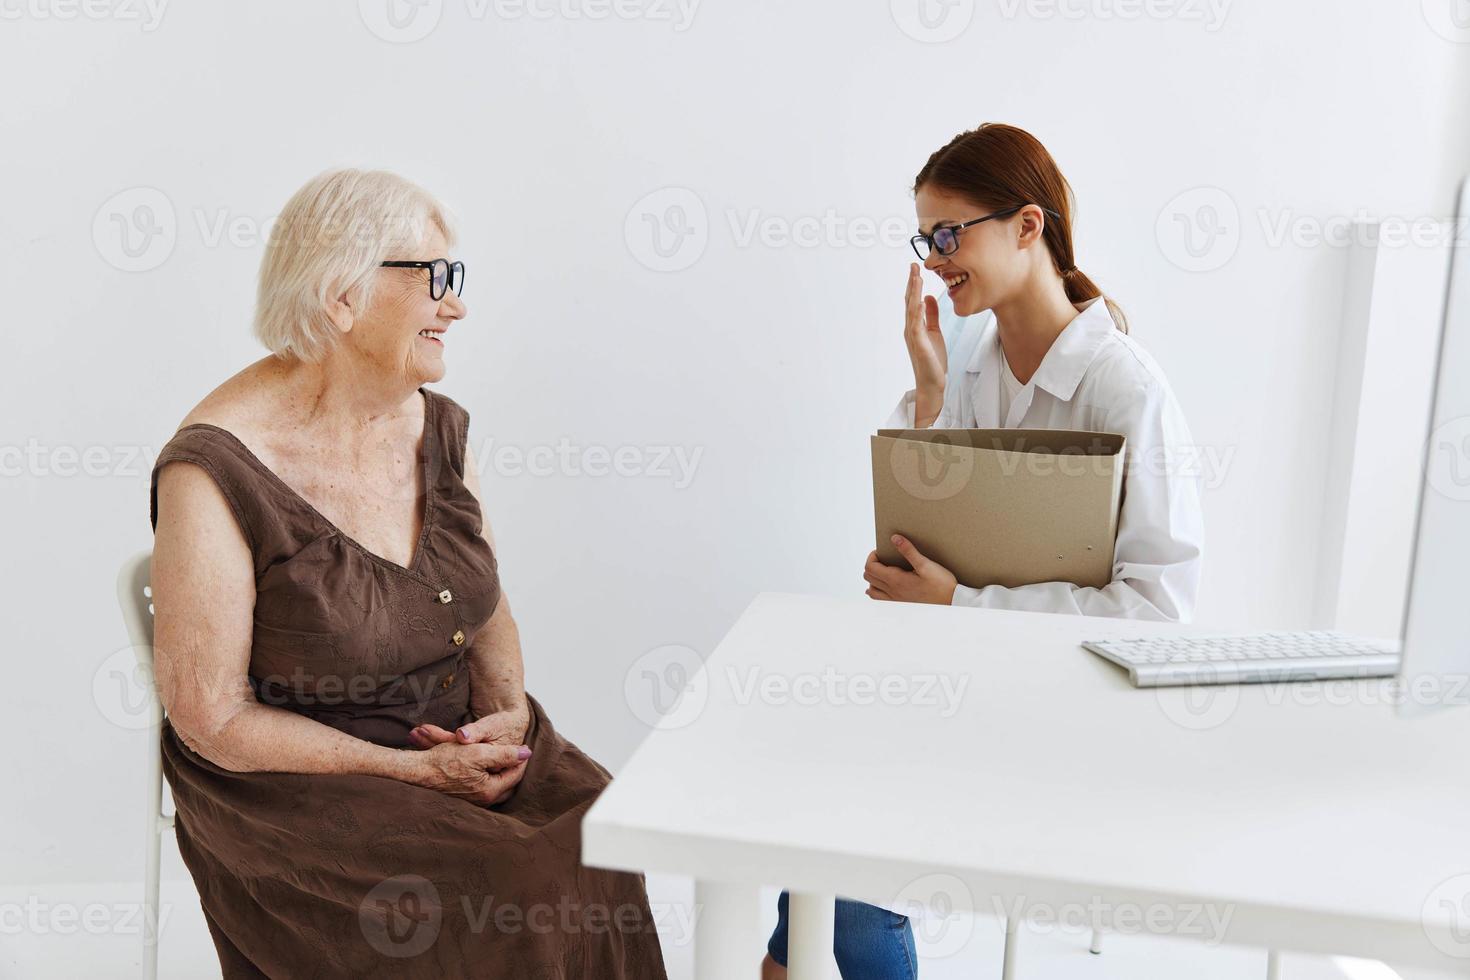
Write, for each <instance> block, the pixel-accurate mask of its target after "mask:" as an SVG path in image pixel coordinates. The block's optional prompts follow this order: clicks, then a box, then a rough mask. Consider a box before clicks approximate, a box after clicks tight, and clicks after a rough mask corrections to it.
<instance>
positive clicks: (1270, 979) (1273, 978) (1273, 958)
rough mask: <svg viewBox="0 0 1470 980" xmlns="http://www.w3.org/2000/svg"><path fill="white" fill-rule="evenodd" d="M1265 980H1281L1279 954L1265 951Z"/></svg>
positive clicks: (1269, 950) (1274, 951) (1270, 950)
mask: <svg viewBox="0 0 1470 980" xmlns="http://www.w3.org/2000/svg"><path fill="white" fill-rule="evenodd" d="M1266 980H1281V954H1280V953H1278V952H1276V950H1274V949H1268V950H1266Z"/></svg>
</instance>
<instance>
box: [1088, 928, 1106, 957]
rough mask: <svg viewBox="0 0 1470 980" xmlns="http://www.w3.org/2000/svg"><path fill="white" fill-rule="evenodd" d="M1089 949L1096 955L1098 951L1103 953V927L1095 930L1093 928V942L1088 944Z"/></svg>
mask: <svg viewBox="0 0 1470 980" xmlns="http://www.w3.org/2000/svg"><path fill="white" fill-rule="evenodd" d="M1087 951H1088V952H1089V953H1092V954H1093V955H1094V956H1096V955H1097V954H1098V953H1101V952H1102V930H1101V929H1094V930H1092V942H1091V944H1089V945H1088V947H1087Z"/></svg>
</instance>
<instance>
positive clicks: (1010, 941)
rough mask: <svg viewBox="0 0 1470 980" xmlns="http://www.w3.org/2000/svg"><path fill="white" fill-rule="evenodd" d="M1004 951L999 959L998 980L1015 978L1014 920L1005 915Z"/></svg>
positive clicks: (1012, 979) (1014, 979)
mask: <svg viewBox="0 0 1470 980" xmlns="http://www.w3.org/2000/svg"><path fill="white" fill-rule="evenodd" d="M1003 921H1004V923H1005V927H1006V947H1005V953H1004V955H1003V957H1002V959H1001V961H1000V980H1016V920H1015V919H1012V918H1011V917H1010V916H1006V918H1005V919H1004V920H1003Z"/></svg>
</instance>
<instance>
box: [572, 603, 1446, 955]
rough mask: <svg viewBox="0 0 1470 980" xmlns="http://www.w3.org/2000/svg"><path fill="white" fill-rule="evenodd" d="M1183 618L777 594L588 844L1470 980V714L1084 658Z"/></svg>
mask: <svg viewBox="0 0 1470 980" xmlns="http://www.w3.org/2000/svg"><path fill="white" fill-rule="evenodd" d="M1166 632H1175V633H1178V632H1189V629H1188V628H1180V627H1176V626H1167V625H1160V624H1146V623H1138V622H1130V621H1120V620H1116V619H1098V618H1084V617H1076V616H1062V615H1047V614H1037V613H1017V612H1008V611H994V610H980V609H963V608H950V607H939V606H921V605H912V604H904V603H884V602H872V601H870V600H867V599H859V600H842V599H831V598H818V597H810V596H796V595H784V594H763V595H761V596H759V597H757V598H756V600H755V601H754V602H753V603H752V604H751V605H750V607H749V608H748V609H747V610H746V611H745V613H744V614H743V615H742V616H741V618H740V619H739V621H738V622H737V623H736V624H735V626H734V627H733V628H732V629H731V630H730V632H729V634H728V635H727V636H726V638H725V639H724V641H723V642H722V643H721V644H720V645H719V647H718V648H717V649H716V650H715V652H714V653H713V654H711V655H710V657H709V658H708V659H707V660H706V663H705V671H704V673H703V675H702V676H700V677H698V678H697V679H696V681H695V683H694V684H693V685H692V686H691V688H690V690H689V692H688V693H687V694H686V695H685V697H686V702H685V703H684V704H682V705H681V707H680V708H679V709H678V710H677V711H675V712H674V713H672V714H671V715H670V716H669V718H668V719H666V722H665V724H664V726H663V727H661V728H659V729H658V730H656V731H654V732H653V733H652V734H651V735H650V736H649V738H648V739H647V740H646V741H645V742H644V744H643V745H642V746H641V747H640V748H639V749H638V751H637V752H636V753H635V754H634V756H633V757H632V759H631V760H630V761H629V762H628V763H627V765H626V766H625V767H624V768H623V770H622V771H621V773H620V774H619V776H618V778H617V779H616V780H615V781H614V782H613V783H612V785H611V786H610V787H609V788H608V790H607V791H606V792H605V793H604V794H603V796H602V797H601V798H600V799H599V800H598V801H597V803H596V805H595V806H594V807H593V808H592V810H591V811H590V812H589V814H588V816H587V818H586V821H585V823H584V827H583V846H584V860H586V862H587V863H588V864H592V865H597V866H604V867H615V868H625V869H633V870H647V871H667V872H676V873H682V874H689V875H693V876H695V877H697V878H702V879H709V880H718V881H729V882H744V883H753V884H756V883H758V884H773V885H783V886H786V887H790V888H793V889H802V890H807V891H818V892H825V891H835V892H837V893H839V894H844V895H849V896H852V897H855V898H864V899H868V900H870V901H875V902H879V903H882V904H893V903H894V902H895V901H896V900H897V901H904V900H910V899H918V900H920V901H924V902H931V899H934V896H935V895H937V896H938V898H937V899H934V902H933V903H937V904H939V905H941V906H942V905H944V904H947V903H952V904H953V905H954V906H955V907H956V908H961V909H963V908H966V907H970V908H973V909H975V910H977V911H980V912H982V913H986V914H994V913H996V912H999V911H1001V910H1002V909H1013V908H1015V907H1016V906H1015V904H1014V903H1015V902H1017V901H1018V900H1021V901H1023V902H1024V903H1025V906H1024V907H1025V908H1026V909H1027V914H1028V915H1032V914H1035V915H1042V916H1046V915H1048V914H1050V915H1051V916H1052V917H1053V918H1055V917H1057V916H1062V917H1065V916H1069V915H1073V914H1074V913H1075V912H1076V911H1077V910H1078V909H1079V908H1086V909H1087V910H1089V914H1091V915H1095V914H1096V913H1097V911H1098V910H1099V909H1102V910H1103V911H1104V914H1106V913H1107V912H1108V911H1112V912H1116V913H1117V914H1118V915H1120V916H1121V915H1123V914H1125V913H1129V914H1131V913H1140V914H1141V913H1142V912H1144V911H1146V910H1148V909H1150V908H1154V909H1156V910H1157V909H1160V908H1161V909H1163V911H1162V912H1158V913H1157V914H1159V915H1160V916H1162V918H1160V919H1158V920H1155V924H1153V925H1147V926H1144V927H1143V928H1146V929H1147V930H1148V931H1155V932H1173V933H1176V934H1185V935H1191V934H1193V935H1199V936H1200V938H1204V939H1207V940H1216V941H1219V940H1223V941H1226V942H1231V943H1240V944H1248V945H1257V946H1274V947H1277V948H1282V949H1297V950H1308V951H1320V952H1340V953H1348V954H1357V955H1364V956H1375V957H1377V958H1380V959H1385V960H1389V961H1390V962H1401V963H1405V964H1408V963H1422V964H1432V965H1435V966H1438V967H1440V968H1451V969H1457V970H1462V971H1464V972H1466V973H1470V900H1466V895H1467V894H1470V773H1467V771H1466V770H1467V766H1466V764H1465V755H1466V753H1467V750H1470V707H1466V708H1460V709H1447V710H1443V711H1440V712H1437V713H1435V714H1432V715H1430V716H1428V717H1424V718H1416V719H1403V718H1400V717H1398V715H1397V713H1396V711H1395V710H1394V708H1393V706H1392V704H1391V700H1392V697H1391V690H1390V689H1389V688H1388V687H1387V686H1386V684H1385V682H1379V681H1352V682H1348V681H1342V682H1324V683H1321V684H1309V685H1305V686H1303V685H1292V686H1287V685H1274V684H1273V685H1232V686H1220V687H1213V688H1198V689H1185V688H1170V689H1158V690H1139V689H1135V688H1133V687H1131V686H1130V685H1129V683H1128V681H1127V677H1126V675H1125V674H1124V673H1123V672H1122V671H1121V670H1119V669H1118V668H1116V667H1114V666H1113V665H1111V664H1109V663H1107V662H1105V661H1103V660H1102V659H1101V658H1098V657H1096V656H1094V655H1093V654H1091V653H1088V652H1087V651H1085V650H1083V649H1082V648H1081V647H1080V646H1078V644H1079V642H1080V641H1081V640H1083V639H1093V638H1100V637H1109V636H1137V635H1145V634H1156V633H1166ZM865 678H866V679H867V680H865ZM946 684H947V685H948V686H947V687H946V686H945V685H946ZM885 685H886V686H885ZM701 704H702V707H701ZM1457 876H1459V877H1457ZM936 889H937V891H936ZM1199 903H1209V905H1208V907H1205V908H1202V909H1201V908H1196V905H1198V904H1199ZM931 904H932V903H931ZM1191 916H1195V919H1194V921H1193V922H1186V921H1185V919H1187V918H1190V917H1191ZM1199 916H1203V917H1205V918H1209V917H1213V918H1212V919H1210V920H1209V921H1210V922H1211V923H1212V924H1210V925H1209V926H1208V932H1207V933H1203V934H1202V933H1198V932H1192V931H1191V929H1200V928H1205V925H1204V920H1203V919H1201V918H1199ZM1457 916H1458V918H1457ZM1166 920H1167V921H1166ZM1099 921H1102V922H1103V923H1104V924H1107V922H1106V920H1105V919H1104V920H1099ZM1221 923H1223V926H1222V925H1221ZM1114 925H1115V927H1119V928H1128V926H1127V924H1126V922H1124V920H1122V919H1121V918H1120V919H1119V920H1118V921H1117V922H1116V923H1114ZM1431 934H1432V938H1431Z"/></svg>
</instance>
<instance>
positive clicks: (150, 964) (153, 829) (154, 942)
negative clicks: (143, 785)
mask: <svg viewBox="0 0 1470 980" xmlns="http://www.w3.org/2000/svg"><path fill="white" fill-rule="evenodd" d="M153 712H154V716H153V722H154V724H153V726H152V727H151V728H149V731H150V732H151V733H152V737H151V739H150V741H149V746H150V748H149V752H150V758H149V764H148V827H147V834H148V837H147V839H146V841H145V842H144V848H145V855H144V862H145V864H144V867H143V980H156V978H157V977H158V939H159V930H160V928H161V926H162V922H161V921H160V916H159V909H158V879H159V875H160V869H159V861H160V849H161V844H162V841H161V840H160V838H162V836H163V832H164V830H166V829H168V828H170V827H172V826H173V820H172V819H171V818H169V817H165V816H164V815H163V759H162V757H161V752H162V748H161V747H160V744H159V734H160V730H161V723H160V719H161V712H160V709H159V706H158V702H157V699H155V700H154V704H153Z"/></svg>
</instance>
